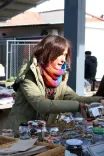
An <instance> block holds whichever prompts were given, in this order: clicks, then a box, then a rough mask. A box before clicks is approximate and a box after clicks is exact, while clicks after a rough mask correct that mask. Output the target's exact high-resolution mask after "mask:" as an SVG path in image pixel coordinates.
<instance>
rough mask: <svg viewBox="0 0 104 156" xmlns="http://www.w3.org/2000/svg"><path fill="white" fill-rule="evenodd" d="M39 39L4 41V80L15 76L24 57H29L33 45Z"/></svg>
mask: <svg viewBox="0 0 104 156" xmlns="http://www.w3.org/2000/svg"><path fill="white" fill-rule="evenodd" d="M39 42H40V40H7V42H6V80H7V79H8V78H10V77H12V76H13V77H16V76H17V72H18V70H19V68H20V67H21V65H22V64H23V62H24V61H25V60H26V59H30V57H31V54H32V53H33V47H34V46H35V45H36V44H37V43H39Z"/></svg>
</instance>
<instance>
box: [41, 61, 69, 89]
mask: <svg viewBox="0 0 104 156" xmlns="http://www.w3.org/2000/svg"><path fill="white" fill-rule="evenodd" d="M42 71H43V79H44V81H45V83H46V84H47V85H48V86H49V87H57V86H59V84H60V83H61V81H62V75H63V74H64V73H65V71H66V63H64V64H63V65H62V68H61V69H55V68H53V67H52V66H51V65H49V66H45V65H42Z"/></svg>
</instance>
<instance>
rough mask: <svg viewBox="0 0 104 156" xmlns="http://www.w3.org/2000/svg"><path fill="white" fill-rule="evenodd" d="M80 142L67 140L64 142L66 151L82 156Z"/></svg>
mask: <svg viewBox="0 0 104 156" xmlns="http://www.w3.org/2000/svg"><path fill="white" fill-rule="evenodd" d="M82 144H83V141H82V140H78V139H69V140H66V150H68V151H70V152H71V153H74V154H77V156H82Z"/></svg>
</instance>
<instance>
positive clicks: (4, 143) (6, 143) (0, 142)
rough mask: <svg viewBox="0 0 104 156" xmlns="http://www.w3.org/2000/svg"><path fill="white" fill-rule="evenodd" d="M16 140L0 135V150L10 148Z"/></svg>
mask: <svg viewBox="0 0 104 156" xmlns="http://www.w3.org/2000/svg"><path fill="white" fill-rule="evenodd" d="M17 140H18V139H16V138H10V137H6V136H2V135H0V149H2V148H7V147H10V146H12V144H13V143H16V141H17Z"/></svg>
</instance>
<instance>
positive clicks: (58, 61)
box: [50, 48, 68, 69]
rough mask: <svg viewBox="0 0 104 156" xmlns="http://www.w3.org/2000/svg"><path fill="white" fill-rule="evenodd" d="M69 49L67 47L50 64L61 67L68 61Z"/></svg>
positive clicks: (57, 67)
mask: <svg viewBox="0 0 104 156" xmlns="http://www.w3.org/2000/svg"><path fill="white" fill-rule="evenodd" d="M67 53H68V51H67V48H66V50H65V51H64V52H63V54H62V55H60V56H58V57H57V58H56V59H55V60H54V61H52V62H51V63H50V64H51V66H52V67H53V68H55V69H61V67H62V65H63V64H64V63H65V62H66V55H67Z"/></svg>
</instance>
